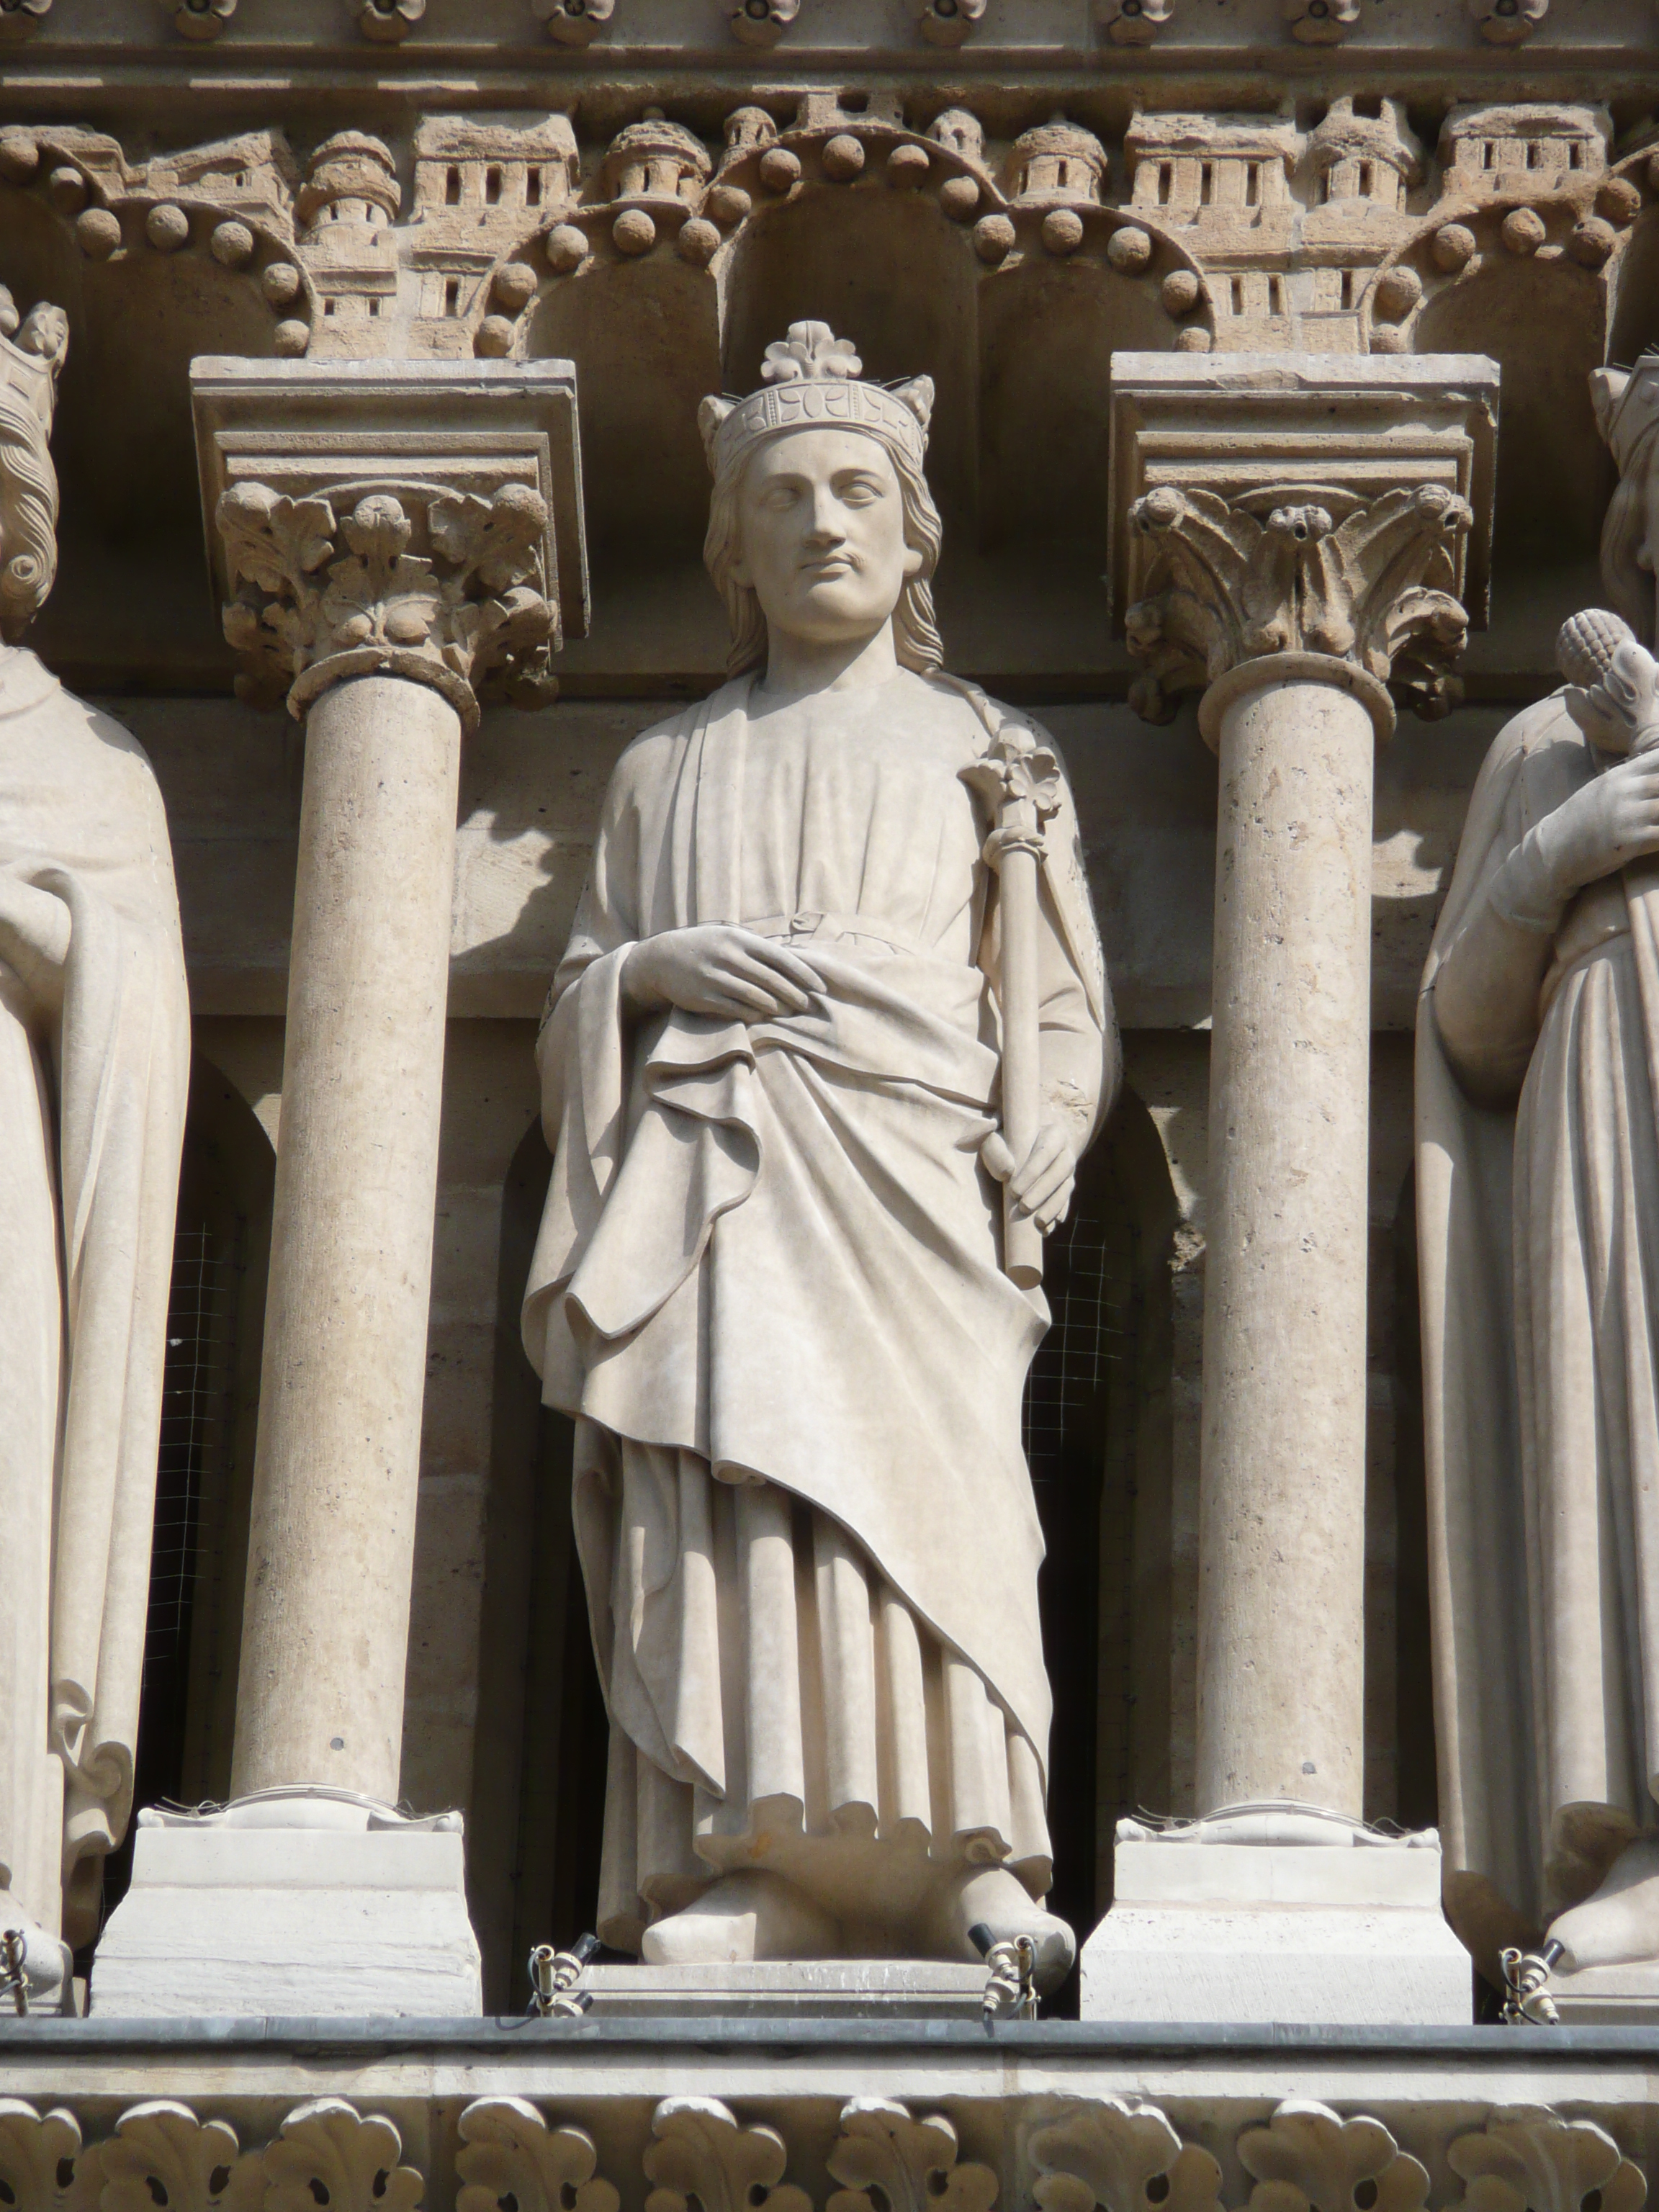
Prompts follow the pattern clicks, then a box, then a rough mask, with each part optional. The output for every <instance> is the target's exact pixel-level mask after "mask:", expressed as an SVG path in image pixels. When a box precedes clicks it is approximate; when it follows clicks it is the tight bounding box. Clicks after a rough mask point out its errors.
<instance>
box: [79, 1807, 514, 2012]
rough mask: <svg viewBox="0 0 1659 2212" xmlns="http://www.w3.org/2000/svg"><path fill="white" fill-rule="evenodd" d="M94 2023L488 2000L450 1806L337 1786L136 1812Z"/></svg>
mask: <svg viewBox="0 0 1659 2212" xmlns="http://www.w3.org/2000/svg"><path fill="white" fill-rule="evenodd" d="M92 2009H93V2011H94V2013H95V2014H96V2015H97V2016H98V2017H99V2018H100V2019H111V2018H127V2019H151V2020H155V2019H167V2018H176V2017H182V2016H190V2017H193V2018H200V2017H201V2016H202V2015H206V2014H215V2015H217V2014H231V2015H247V2014H263V2015H277V2016H285V2017H288V2018H290V2019H293V2018H297V2017H301V2016H313V2015H349V2016H353V2017H356V2018H358V2019H363V2018H367V2017H378V2016H391V2017H395V2018H418V2019H441V2018H449V2019H453V2018H458V2017H462V2016H471V2015H478V2014H480V2013H482V2011H483V1982H482V1969H481V1965H480V1961H479V1957H478V1946H477V1941H476V1940H475V1938H474V1936H473V1933H472V1928H471V1922H470V1921H469V1920H468V1918H467V1911H466V1893H465V1853H464V1850H463V1844H462V1836H461V1816H460V1814H459V1813H446V1814H439V1815H438V1816H437V1817H436V1818H435V1819H434V1820H403V1819H401V1818H400V1817H399V1815H398V1814H396V1813H395V1812H393V1811H392V1809H391V1808H389V1807H386V1806H381V1805H375V1804H372V1803H371V1802H369V1801H368V1800H367V1799H365V1798H361V1797H356V1796H349V1795H348V1794H346V1793H345V1792H343V1791H333V1792H325V1791H296V1790H267V1791H263V1792H261V1793H259V1794H258V1796H252V1797H246V1798H240V1799H239V1800H237V1802H235V1803H234V1804H231V1805H228V1806H227V1807H226V1808H224V1810H223V1811H222V1812H220V1813H210V1814H204V1815H201V1816H195V1815H191V1814H176V1813H157V1812H144V1813H141V1814H139V1815H138V1832H137V1838H136V1839H135V1846H134V1851H133V1863H132V1886H131V1888H130V1889H129V1890H128V1892H127V1893H126V1896H125V1898H124V1899H122V1901H121V1903H120V1904H119V1905H118V1906H117V1907H116V1909H115V1911H114V1912H113V1913H112V1915H111V1917H110V1920H109V1924H108V1926H107V1927H106V1929H105V1930H104V1933H103V1936H102V1937H101V1938H100V1942H99V1945H98V1951H97V1956H96V1958H95V1959H94V1963H93V1970H92Z"/></svg>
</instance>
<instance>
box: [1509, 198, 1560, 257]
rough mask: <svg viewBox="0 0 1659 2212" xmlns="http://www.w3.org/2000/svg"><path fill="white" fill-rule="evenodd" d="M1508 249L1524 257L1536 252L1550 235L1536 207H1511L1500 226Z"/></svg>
mask: <svg viewBox="0 0 1659 2212" xmlns="http://www.w3.org/2000/svg"><path fill="white" fill-rule="evenodd" d="M1548 235H1549V230H1548V226H1547V224H1546V222H1545V221H1544V218H1543V216H1541V215H1540V214H1539V212H1538V210H1537V209H1536V208H1529V207H1521V208H1511V209H1510V212H1509V213H1508V214H1507V215H1506V216H1504V220H1503V222H1502V224H1501V225H1500V226H1499V228H1498V236H1499V237H1500V238H1501V239H1502V240H1503V241H1504V246H1505V247H1506V248H1507V249H1508V251H1509V252H1511V253H1514V254H1518V255H1520V256H1521V257H1522V258H1525V257H1526V256H1527V255H1528V254H1533V253H1536V252H1537V251H1538V249H1539V247H1540V246H1541V245H1542V244H1543V243H1544V240H1545V239H1546V238H1547V236H1548Z"/></svg>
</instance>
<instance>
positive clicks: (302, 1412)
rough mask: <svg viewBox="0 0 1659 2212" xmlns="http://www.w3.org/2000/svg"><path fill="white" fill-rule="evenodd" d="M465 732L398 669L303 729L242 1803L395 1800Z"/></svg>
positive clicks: (241, 1727) (318, 705) (327, 702)
mask: <svg viewBox="0 0 1659 2212" xmlns="http://www.w3.org/2000/svg"><path fill="white" fill-rule="evenodd" d="M460 738H461V726H460V720H459V716H458V715H457V714H456V712H455V709H454V708H453V707H452V706H451V705H449V703H448V702H447V701H446V700H445V699H444V698H442V697H441V696H440V695H439V693H438V692H436V691H435V690H432V689H430V688H429V687H428V686H427V685H425V684H419V683H413V682H408V681H405V680H404V679H402V678H397V677H386V676H365V677H361V678H356V679H355V680H353V681H349V682H346V683H341V684H336V685H334V686H333V687H332V688H331V689H330V690H326V691H325V692H323V693H322V694H321V696H319V698H318V699H317V700H316V701H315V702H314V703H313V706H312V708H311V709H310V713H309V715H308V717H307V728H306V765H305V787H304V795H303V799H302V802H301V817H300V854H299V868H298V874H297V878H296V882H295V905H294V942H293V950H292V956H291V962H290V967H289V994H288V1029H287V1038H286V1045H285V1052H284V1060H283V1107H282V1127H281V1135H280V1142H279V1145H278V1151H277V1162H276V1196H275V1202H274V1215H273V1221H272V1234H271V1254H270V1287H269V1291H268V1294H267V1306H266V1319H265V1338H264V1366H263V1370H262V1375H261V1382H260V1404H259V1437H258V1451H257V1455H256V1462H255V1469H254V1486H253V1505H252V1531H251V1536H250V1542H249V1556H248V1584H247V1589H248V1596H247V1606H246V1617H245V1620H244V1624H243V1635H242V1658H241V1674H240V1686H239V1690H238V1701H237V1717H236V1747H235V1758H234V1773H233V1777H232V1784H231V1786H232V1790H233V1793H234V1795H236V1796H242V1795H244V1794H246V1792H248V1791H250V1790H261V1789H267V1788H271V1787H274V1786H276V1785H279V1784H308V1783H319V1782H325V1783H332V1784H338V1785H339V1786H341V1787H343V1788H347V1789H351V1790H361V1791H362V1792H363V1793H365V1794H366V1795H368V1796H373V1797H377V1798H380V1799H381V1800H383V1801H385V1802H387V1803H392V1802H396V1800H397V1797H398V1767H399V1761H400V1754H401V1746H402V1736H403V1705H404V1660H405V1654H406V1649H407V1644H408V1638H409V1605H410V1575H411V1571H412V1563H413V1554H414V1541H415V1512H416V1492H417V1487H418V1480H419V1468H420V1443H421V1407H422V1395H423V1389H424V1382H425V1371H426V1342H427V1309H428V1300H429V1297H430V1291H431V1277H432V1237H433V1210H434V1203H435V1191H436V1184H437V1169H438V1125H439V1112H440V1107H441V1094H442V1084H443V1057H444V1019H445V1011H446V1002H447V991H448V971H449V939H450V915H451V907H452V902H453V880H454V849H455V810H456V800H457V793H458V785H459V763H460Z"/></svg>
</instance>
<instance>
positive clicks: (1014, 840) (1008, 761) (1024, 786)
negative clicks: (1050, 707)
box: [963, 722, 1060, 868]
mask: <svg viewBox="0 0 1659 2212" xmlns="http://www.w3.org/2000/svg"><path fill="white" fill-rule="evenodd" d="M963 781H964V782H965V783H967V784H969V786H970V787H972V788H973V789H974V790H975V791H976V792H978V793H979V794H980V796H981V798H982V799H984V800H985V802H986V804H987V806H988V807H989V808H990V810H991V815H992V819H993V823H994V827H993V829H992V831H991V834H990V836H988V837H987V839H986V841H985V860H986V862H987V866H991V867H993V868H995V867H998V866H1000V864H1001V860H1002V855H1003V854H1005V853H1006V852H1010V851H1014V852H1026V853H1033V854H1036V856H1037V858H1038V859H1039V860H1040V859H1041V858H1042V853H1043V848H1044V839H1043V829H1044V826H1045V824H1046V823H1048V822H1051V821H1052V820H1053V819H1054V816H1055V815H1056V814H1058V813H1059V811H1060V763H1059V762H1058V761H1057V760H1056V759H1055V757H1054V754H1053V753H1052V752H1051V751H1050V750H1049V749H1048V746H1047V745H1045V744H1040V743H1039V742H1038V741H1037V739H1036V738H1035V737H1034V736H1033V735H1032V733H1031V732H1030V730H1028V729H1025V728H1023V727H1022V726H1021V725H1020V724H1019V723H1018V722H1005V723H1004V724H1003V726H1002V727H1001V729H1000V730H999V731H998V732H997V734H996V736H995V737H994V738H993V739H992V741H991V743H990V744H989V745H988V746H987V749H986V750H985V752H984V754H983V755H982V756H981V758H980V759H979V760H977V761H975V763H974V765H973V767H972V768H970V769H964V770H963Z"/></svg>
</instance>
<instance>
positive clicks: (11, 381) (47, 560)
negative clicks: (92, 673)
mask: <svg viewBox="0 0 1659 2212" xmlns="http://www.w3.org/2000/svg"><path fill="white" fill-rule="evenodd" d="M68 347H69V318H68V316H67V315H65V314H64V311H63V309H62V308H61V307H53V306H52V303H51V302H50V301H45V300H43V301H40V304H39V305H38V306H36V307H31V308H30V310H29V312H28V313H27V315H26V316H25V317H24V318H23V321H22V325H21V329H20V328H19V325H18V317H17V309H16V307H15V304H14V302H13V300H12V296H11V294H10V293H9V291H8V290H7V289H6V287H5V286H4V285H3V284H0V636H3V637H4V638H5V639H6V641H7V642H8V643H13V644H15V641H17V639H18V638H20V637H21V635H22V634H23V632H24V631H25V630H26V629H27V627H28V625H29V623H31V622H32V621H33V619H34V617H35V616H36V615H37V614H39V613H40V609H41V607H42V606H43V605H45V604H46V594H47V592H50V591H51V589H52V579H53V578H54V577H55V576H56V575H57V574H58V472H57V471H56V470H55V469H54V468H53V467H52V452H51V448H50V447H49V445H48V443H47V441H48V440H49V439H50V437H51V435H52V413H53V410H54V408H55V407H56V404H57V397H58V372H59V370H60V369H61V368H63V365H64V354H65V352H66V351H67V349H68Z"/></svg>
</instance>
